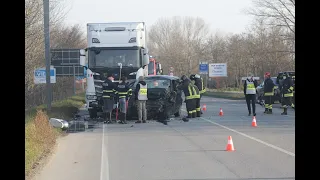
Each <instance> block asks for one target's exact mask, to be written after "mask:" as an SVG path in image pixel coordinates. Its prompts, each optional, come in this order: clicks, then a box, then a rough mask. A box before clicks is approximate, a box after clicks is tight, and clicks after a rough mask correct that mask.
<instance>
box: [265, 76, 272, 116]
mask: <svg viewBox="0 0 320 180" xmlns="http://www.w3.org/2000/svg"><path fill="white" fill-rule="evenodd" d="M264 78H265V80H264V88H263V91H264V101H265V110H264V113H266V114H272V98H273V95H274V87H275V84H274V83H273V81H272V80H271V74H270V73H269V72H266V73H265V74H264Z"/></svg>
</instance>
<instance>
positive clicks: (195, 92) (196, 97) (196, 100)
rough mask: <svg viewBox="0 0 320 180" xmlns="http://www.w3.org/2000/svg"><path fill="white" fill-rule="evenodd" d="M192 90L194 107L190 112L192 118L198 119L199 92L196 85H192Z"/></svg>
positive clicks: (199, 113)
mask: <svg viewBox="0 0 320 180" xmlns="http://www.w3.org/2000/svg"><path fill="white" fill-rule="evenodd" d="M191 85H192V84H191ZM192 90H193V100H194V102H193V104H194V105H195V109H194V110H193V111H192V117H193V118H194V117H200V116H201V108H200V91H199V89H198V87H197V86H196V85H192ZM194 111H196V112H194Z"/></svg>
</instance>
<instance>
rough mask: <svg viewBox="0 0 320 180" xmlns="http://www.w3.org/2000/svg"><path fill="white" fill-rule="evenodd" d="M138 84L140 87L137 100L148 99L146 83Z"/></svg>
mask: <svg viewBox="0 0 320 180" xmlns="http://www.w3.org/2000/svg"><path fill="white" fill-rule="evenodd" d="M139 85H140V89H139V91H138V100H148V85H147V84H146V85H142V84H139Z"/></svg>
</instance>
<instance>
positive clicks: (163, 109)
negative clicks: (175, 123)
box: [127, 75, 183, 120]
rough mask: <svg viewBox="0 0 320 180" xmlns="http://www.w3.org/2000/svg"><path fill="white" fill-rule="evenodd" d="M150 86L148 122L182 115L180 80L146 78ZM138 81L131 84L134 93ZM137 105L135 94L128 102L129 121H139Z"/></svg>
mask: <svg viewBox="0 0 320 180" xmlns="http://www.w3.org/2000/svg"><path fill="white" fill-rule="evenodd" d="M144 81H145V82H146V83H147V85H148V101H147V116H148V117H147V118H148V120H150V119H154V120H164V119H168V118H169V117H170V116H172V115H174V116H175V117H179V116H180V115H181V106H182V102H183V99H182V91H181V90H179V89H178V88H177V86H178V85H179V82H180V78H179V77H176V76H168V75H155V76H148V77H145V79H144ZM137 83H138V82H137V81H136V82H134V83H131V84H130V86H131V89H132V91H133V92H134V90H135V87H136V85H137ZM137 117H138V114H137V105H136V100H135V94H134V93H133V94H132V96H131V97H130V99H129V101H128V112H127V119H128V120H133V119H137Z"/></svg>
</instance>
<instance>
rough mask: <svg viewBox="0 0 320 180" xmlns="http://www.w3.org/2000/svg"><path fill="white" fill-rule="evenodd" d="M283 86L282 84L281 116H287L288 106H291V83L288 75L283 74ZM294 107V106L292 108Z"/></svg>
mask: <svg viewBox="0 0 320 180" xmlns="http://www.w3.org/2000/svg"><path fill="white" fill-rule="evenodd" d="M282 77H283V84H282V89H281V90H282V97H283V99H282V107H283V113H281V115H287V109H288V106H292V105H293V104H292V97H293V81H292V79H291V78H290V76H289V74H288V73H286V72H285V73H284V74H283V76H282ZM293 107H294V106H293Z"/></svg>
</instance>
